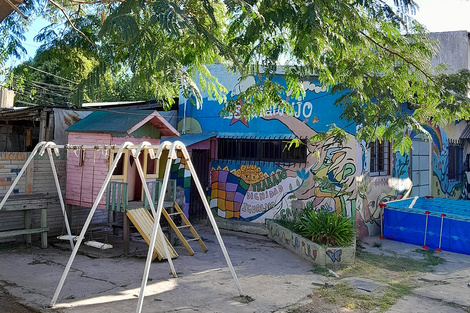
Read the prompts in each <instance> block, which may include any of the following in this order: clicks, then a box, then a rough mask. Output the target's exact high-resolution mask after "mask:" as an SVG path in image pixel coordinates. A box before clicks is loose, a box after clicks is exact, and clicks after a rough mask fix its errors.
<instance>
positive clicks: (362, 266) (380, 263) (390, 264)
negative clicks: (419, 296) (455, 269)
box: [313, 250, 444, 312]
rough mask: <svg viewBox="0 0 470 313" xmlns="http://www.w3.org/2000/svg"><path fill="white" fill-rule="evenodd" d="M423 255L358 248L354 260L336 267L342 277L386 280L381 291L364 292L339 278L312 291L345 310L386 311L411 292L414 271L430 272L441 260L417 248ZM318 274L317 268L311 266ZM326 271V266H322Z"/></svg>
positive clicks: (414, 275)
mask: <svg viewBox="0 0 470 313" xmlns="http://www.w3.org/2000/svg"><path fill="white" fill-rule="evenodd" d="M416 252H418V253H420V254H422V256H423V258H422V259H419V260H415V259H410V258H403V257H400V258H397V257H390V256H384V255H377V254H372V253H368V252H364V251H361V250H357V251H356V262H355V263H354V265H352V266H348V267H345V268H341V269H339V270H337V271H336V273H338V274H339V275H340V276H341V277H362V278H367V279H371V280H375V281H380V282H384V283H387V284H388V286H386V287H381V292H378V293H371V294H364V293H360V292H357V291H356V290H355V289H354V288H353V287H351V286H350V284H349V282H345V281H343V282H340V283H338V284H336V285H335V286H333V287H323V288H320V289H317V290H316V291H315V293H317V294H318V295H319V296H321V297H323V298H324V299H325V300H326V301H328V302H329V303H332V304H335V305H337V306H341V307H343V308H345V309H347V310H354V309H359V310H364V311H370V310H375V311H374V312H386V311H387V310H388V309H389V308H390V307H391V306H393V305H394V304H395V303H396V302H397V301H398V300H399V299H400V298H402V297H404V296H406V295H409V294H411V290H412V289H413V288H415V287H417V286H418V281H417V279H416V274H417V273H419V272H430V271H432V267H433V266H436V265H438V264H441V263H443V262H444V260H443V259H442V258H440V257H439V256H436V255H435V254H434V252H433V251H426V250H417V251H416ZM313 271H314V272H315V273H317V274H321V272H319V271H320V270H318V269H317V268H315V269H314V270H313ZM324 273H325V275H327V273H328V269H324Z"/></svg>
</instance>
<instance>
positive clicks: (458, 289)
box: [362, 237, 470, 313]
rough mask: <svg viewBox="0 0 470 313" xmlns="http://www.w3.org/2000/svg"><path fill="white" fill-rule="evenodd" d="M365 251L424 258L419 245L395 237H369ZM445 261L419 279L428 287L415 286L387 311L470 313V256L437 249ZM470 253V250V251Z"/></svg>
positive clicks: (402, 312)
mask: <svg viewBox="0 0 470 313" xmlns="http://www.w3.org/2000/svg"><path fill="white" fill-rule="evenodd" d="M362 246H363V247H364V248H365V251H367V252H370V253H375V254H381V255H388V256H395V257H405V258H417V259H419V258H421V257H422V256H420V254H419V253H417V252H416V250H419V249H421V247H420V246H415V245H410V244H405V243H401V242H398V241H393V240H380V239H379V238H378V237H367V238H364V239H363V240H362ZM435 253H436V255H437V256H440V257H441V258H443V259H444V260H445V262H444V263H442V264H439V265H437V266H435V267H434V268H433V270H434V271H433V272H432V273H421V274H419V277H418V279H419V280H422V281H423V282H426V283H427V284H426V287H421V288H415V289H413V290H412V293H411V295H409V296H405V297H404V298H402V299H400V300H399V301H398V302H397V303H396V304H395V305H394V306H392V307H391V308H390V309H389V310H388V311H387V313H405V312H414V313H421V312H422V313H425V312H427V313H464V312H470V255H467V254H459V253H452V252H448V251H442V252H435ZM469 253H470V251H469Z"/></svg>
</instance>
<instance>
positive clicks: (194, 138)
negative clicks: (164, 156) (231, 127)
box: [161, 133, 217, 146]
mask: <svg viewBox="0 0 470 313" xmlns="http://www.w3.org/2000/svg"><path fill="white" fill-rule="evenodd" d="M215 136H217V134H216V133H200V134H184V135H181V136H180V137H162V138H161V141H162V142H163V141H165V140H166V141H169V142H174V141H176V140H178V141H181V142H182V143H184V144H185V145H186V146H190V145H194V144H196V143H198V142H201V141H204V140H207V139H209V138H212V137H215Z"/></svg>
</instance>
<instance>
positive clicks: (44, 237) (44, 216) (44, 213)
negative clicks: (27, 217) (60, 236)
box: [41, 204, 47, 249]
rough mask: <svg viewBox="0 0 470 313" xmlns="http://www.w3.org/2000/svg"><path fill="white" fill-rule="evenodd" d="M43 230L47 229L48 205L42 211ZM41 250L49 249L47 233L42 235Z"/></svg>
mask: <svg viewBox="0 0 470 313" xmlns="http://www.w3.org/2000/svg"><path fill="white" fill-rule="evenodd" d="M41 228H47V204H46V207H45V208H42V209H41ZM41 248H43V249H46V248H47V232H42V233H41Z"/></svg>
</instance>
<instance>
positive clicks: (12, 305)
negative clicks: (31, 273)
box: [0, 286, 41, 313]
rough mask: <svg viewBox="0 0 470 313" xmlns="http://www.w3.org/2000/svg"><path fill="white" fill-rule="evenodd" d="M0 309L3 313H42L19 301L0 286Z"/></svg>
mask: <svg viewBox="0 0 470 313" xmlns="http://www.w3.org/2000/svg"><path fill="white" fill-rule="evenodd" d="M0 308H1V311H2V312H8V313H41V311H38V310H36V309H33V308H31V307H29V306H27V305H24V304H22V303H20V302H19V301H18V298H16V297H14V296H12V295H11V294H10V293H9V292H8V291H6V290H5V288H4V287H3V286H0Z"/></svg>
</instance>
